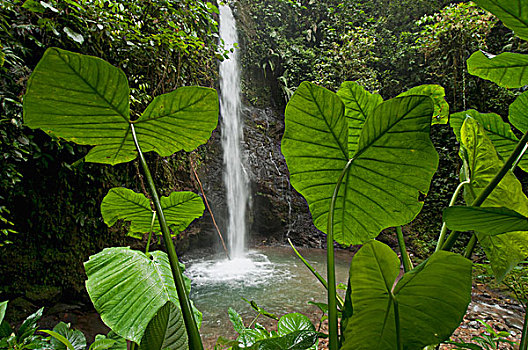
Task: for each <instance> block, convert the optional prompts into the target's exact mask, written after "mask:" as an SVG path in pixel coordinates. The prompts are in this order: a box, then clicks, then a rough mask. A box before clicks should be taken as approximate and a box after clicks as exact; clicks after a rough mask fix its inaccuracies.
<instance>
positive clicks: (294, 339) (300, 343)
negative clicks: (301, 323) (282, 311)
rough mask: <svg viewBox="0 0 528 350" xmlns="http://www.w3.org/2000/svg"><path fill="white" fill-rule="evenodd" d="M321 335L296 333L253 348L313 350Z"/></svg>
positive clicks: (263, 349)
mask: <svg viewBox="0 0 528 350" xmlns="http://www.w3.org/2000/svg"><path fill="white" fill-rule="evenodd" d="M319 336H320V333H318V332H316V331H309V330H304V331H295V332H291V333H288V334H286V335H283V336H281V337H273V338H268V339H264V340H261V341H259V342H258V343H256V344H255V345H253V346H252V347H251V349H255V350H279V349H280V350H286V349H287V350H306V349H313V347H314V346H315V345H316V344H317V340H318V339H319Z"/></svg>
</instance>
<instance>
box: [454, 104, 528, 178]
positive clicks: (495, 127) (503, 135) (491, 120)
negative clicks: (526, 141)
mask: <svg viewBox="0 0 528 350" xmlns="http://www.w3.org/2000/svg"><path fill="white" fill-rule="evenodd" d="M511 108H512V107H511V106H510V111H511ZM511 115H512V114H511V112H510V118H511ZM514 115H517V114H515V113H514ZM466 118H473V119H475V120H476V121H477V122H478V123H479V124H480V125H481V126H482V127H483V129H484V131H485V132H486V135H487V136H488V137H489V139H490V140H491V142H492V143H493V146H494V147H495V150H496V151H497V152H498V153H499V155H500V157H501V158H502V159H507V158H508V157H509V156H510V155H511V154H512V153H513V151H514V150H515V147H516V146H517V143H518V142H519V139H518V138H517V136H515V134H514V133H513V131H512V130H511V126H510V124H508V123H506V122H504V121H503V120H502V118H501V116H499V115H498V114H495V113H480V112H478V111H476V110H474V109H470V110H467V111H464V112H458V113H454V114H451V118H450V121H449V124H450V125H451V128H452V129H453V132H454V133H455V136H456V138H457V140H458V142H461V139H460V130H461V129H462V124H463V123H464V120H466ZM518 165H519V167H520V168H521V169H522V170H524V171H528V158H526V159H521V161H520V162H519V164H518Z"/></svg>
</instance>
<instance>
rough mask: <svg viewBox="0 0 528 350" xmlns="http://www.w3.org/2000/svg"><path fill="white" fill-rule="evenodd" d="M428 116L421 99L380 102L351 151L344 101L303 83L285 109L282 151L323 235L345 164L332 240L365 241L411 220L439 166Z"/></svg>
mask: <svg viewBox="0 0 528 350" xmlns="http://www.w3.org/2000/svg"><path fill="white" fill-rule="evenodd" d="M432 113H433V103H432V101H431V99H430V98H429V97H426V96H405V97H398V98H394V99H392V100H389V101H385V102H383V103H381V104H379V105H378V106H377V107H376V108H375V109H374V111H373V112H372V115H371V116H369V117H368V118H367V119H366V121H365V123H364V126H363V128H362V130H361V134H360V138H359V141H358V145H357V150H356V152H354V154H352V153H350V151H349V149H348V145H349V143H348V125H347V124H348V122H347V118H346V117H345V116H344V111H343V103H342V102H341V100H340V99H339V98H338V96H336V95H335V94H334V93H332V92H330V91H328V90H326V89H323V88H320V87H318V86H316V85H313V84H310V83H303V84H301V86H300V87H299V89H298V90H297V91H296V93H295V94H294V95H293V96H292V98H291V100H290V102H289V104H288V106H287V107H286V122H285V123H286V129H285V132H284V137H283V139H282V152H283V154H284V156H285V158H286V162H287V164H288V169H289V170H290V181H291V183H292V186H293V187H294V188H295V189H296V190H297V191H299V193H301V194H302V195H303V196H304V197H305V198H306V200H307V202H308V204H309V206H310V211H311V213H312V218H313V221H314V224H315V226H316V227H317V228H318V229H319V230H321V231H323V232H326V226H327V221H328V213H329V206H330V202H331V199H332V194H333V191H334V189H335V187H336V183H337V181H338V179H339V177H340V175H341V174H342V173H343V171H344V170H345V167H347V164H348V166H349V167H348V171H347V173H346V174H345V176H344V177H343V183H342V184H341V187H340V191H339V193H338V196H337V201H336V206H335V226H334V239H335V240H336V241H337V242H339V243H341V244H345V245H350V244H362V243H365V242H367V241H369V240H370V239H372V238H374V237H376V236H377V235H378V233H379V232H380V231H381V230H382V229H384V228H387V227H391V226H396V225H403V224H405V223H407V222H409V221H411V220H412V219H413V218H414V217H415V216H416V215H417V214H418V212H419V211H420V209H421V208H422V205H423V203H422V202H421V201H419V195H420V193H423V194H425V193H427V191H428V189H429V184H430V181H431V178H432V175H433V174H434V172H435V170H436V167H437V166H438V154H437V153H436V151H435V149H434V147H433V144H432V143H431V140H430V139H429V129H430V124H431V115H432ZM349 155H350V158H349ZM396 174H397V175H396Z"/></svg>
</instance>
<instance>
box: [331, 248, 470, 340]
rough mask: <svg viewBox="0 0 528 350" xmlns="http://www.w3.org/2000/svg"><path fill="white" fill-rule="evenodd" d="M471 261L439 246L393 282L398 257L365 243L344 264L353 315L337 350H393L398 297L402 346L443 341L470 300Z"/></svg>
mask: <svg viewBox="0 0 528 350" xmlns="http://www.w3.org/2000/svg"><path fill="white" fill-rule="evenodd" d="M471 267H472V266H471V262H470V261H469V260H467V259H464V258H463V257H461V256H460V255H457V254H454V253H450V252H445V251H440V252H436V253H434V254H433V255H432V256H431V257H430V258H429V259H427V260H426V261H425V262H424V263H422V264H421V265H419V266H418V267H416V268H415V269H413V270H412V271H411V272H408V273H406V274H405V275H404V276H403V277H402V279H401V280H400V281H399V282H398V283H397V284H396V285H395V286H394V283H395V281H396V278H397V277H398V274H399V273H400V261H399V259H398V256H397V255H396V253H394V252H393V251H392V249H390V248H389V247H388V246H386V245H385V244H383V243H380V242H377V241H371V242H369V243H367V244H365V245H364V246H363V247H362V248H361V249H360V250H359V251H358V252H357V253H356V255H355V256H354V259H353V260H352V264H351V266H350V281H351V284H350V285H351V301H352V305H353V306H354V314H353V315H352V317H351V318H350V319H349V320H348V323H347V325H346V329H345V330H344V339H345V342H344V344H343V347H342V348H341V349H343V350H349V349H354V350H361V349H369V350H370V349H379V350H385V349H391V350H392V349H397V342H396V315H395V312H394V303H393V302H392V299H391V294H393V295H394V297H395V298H396V300H397V301H398V308H399V324H400V330H401V339H402V343H403V348H404V349H406V350H422V349H423V348H424V347H425V346H427V345H431V344H439V343H441V342H442V341H444V340H447V339H448V338H449V336H450V335H451V333H452V332H453V331H454V330H455V329H456V328H457V327H458V326H459V324H460V322H461V320H462V317H463V316H464V314H465V312H466V309H467V306H468V304H469V302H470V301H471Z"/></svg>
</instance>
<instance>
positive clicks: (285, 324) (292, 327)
mask: <svg viewBox="0 0 528 350" xmlns="http://www.w3.org/2000/svg"><path fill="white" fill-rule="evenodd" d="M295 331H315V326H314V325H313V324H312V322H311V321H310V319H309V318H308V317H306V316H305V315H303V314H300V313H297V312H295V313H291V314H286V315H284V316H282V317H281V318H280V319H279V322H278V323H277V333H278V334H279V335H281V336H282V335H286V334H288V333H292V332H295Z"/></svg>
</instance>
